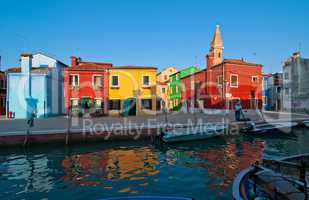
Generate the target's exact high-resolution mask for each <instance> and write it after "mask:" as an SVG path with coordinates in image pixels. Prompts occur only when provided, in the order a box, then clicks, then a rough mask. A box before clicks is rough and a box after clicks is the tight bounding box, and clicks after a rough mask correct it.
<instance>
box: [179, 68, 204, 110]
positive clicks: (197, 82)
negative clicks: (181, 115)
mask: <svg viewBox="0 0 309 200" xmlns="http://www.w3.org/2000/svg"><path fill="white" fill-rule="evenodd" d="M206 83H207V73H206V70H205V69H204V70H201V71H198V72H195V73H193V74H190V75H188V76H186V77H184V78H182V79H181V85H182V90H181V103H182V105H183V108H184V109H186V110H187V111H189V110H190V109H191V108H204V101H203V99H205V98H206Z"/></svg>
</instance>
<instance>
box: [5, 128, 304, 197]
mask: <svg viewBox="0 0 309 200" xmlns="http://www.w3.org/2000/svg"><path fill="white" fill-rule="evenodd" d="M308 142H309V136H308V131H300V132H297V136H296V137H293V138H287V137H285V138H280V137H276V138H266V137H265V138H257V137H242V136H239V137H234V138H221V139H220V138H217V139H215V140H208V141H201V142H193V143H184V144H179V145H173V146H163V147H160V148H159V147H154V146H152V145H151V144H148V143H141V144H139V143H138V144H136V143H134V144H130V143H121V144H119V145H118V146H117V145H115V144H109V146H108V144H104V145H102V144H97V145H96V144H89V145H76V146H70V147H67V148H65V147H64V146H61V147H60V148H59V147H52V146H51V147H39V148H31V149H29V151H27V152H25V151H24V150H20V151H19V150H15V149H10V150H4V149H2V150H1V151H0V161H1V162H0V199H43V198H48V199H57V198H61V199H86V198H87V199H100V198H103V197H110V196H119V195H121V194H119V193H125V194H124V195H127V194H129V195H130V194H137V193H138V194H141V195H148V194H157V195H158V194H160V195H178V196H190V197H194V198H195V199H203V198H201V195H202V194H203V195H202V197H204V194H208V195H209V199H230V195H231V183H232V181H233V180H234V178H235V176H236V175H237V173H238V172H239V171H240V170H242V169H244V168H247V167H249V166H250V165H251V164H253V163H254V162H255V161H260V160H261V159H262V158H263V157H266V158H269V159H271V158H278V157H281V156H286V155H293V154H297V153H306V152H309V146H308V145H307V144H308ZM12 152H13V153H12ZM60 195H61V196H60Z"/></svg>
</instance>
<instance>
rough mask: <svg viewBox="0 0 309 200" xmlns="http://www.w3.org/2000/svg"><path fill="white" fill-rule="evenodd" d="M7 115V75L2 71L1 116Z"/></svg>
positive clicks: (0, 78) (0, 90)
mask: <svg viewBox="0 0 309 200" xmlns="http://www.w3.org/2000/svg"><path fill="white" fill-rule="evenodd" d="M5 113H6V74H5V72H3V71H0V115H5Z"/></svg>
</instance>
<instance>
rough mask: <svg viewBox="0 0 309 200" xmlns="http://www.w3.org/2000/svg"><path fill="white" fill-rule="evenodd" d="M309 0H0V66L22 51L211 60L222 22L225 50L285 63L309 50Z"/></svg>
mask: <svg viewBox="0 0 309 200" xmlns="http://www.w3.org/2000/svg"><path fill="white" fill-rule="evenodd" d="M308 19H309V1H308V0H273V1H271V0H250V1H249V0H247V1H245V0H226V1H223V0H222V1H219V0H218V1H214V0H211V1H207V0H191V1H190V0H187V1H186V0H97V1H95V0H80V1H77V0H66V1H62V0H50V1H44V0H42V1H35V0H33V1H31V0H29V1H26V0H0V55H1V56H2V69H4V68H7V67H11V66H18V65H19V61H18V59H19V55H20V54H21V53H22V52H44V53H46V54H48V55H51V56H54V57H56V58H58V59H59V60H61V61H63V62H65V63H67V64H69V57H70V56H71V55H76V56H80V57H82V58H83V59H84V60H93V61H102V62H112V63H113V64H114V65H129V64H132V65H147V66H148V65H149V66H156V67H158V68H159V69H162V68H164V67H166V66H176V67H177V68H178V69H181V68H184V67H186V66H190V65H198V66H199V67H201V68H204V67H205V59H204V58H205V54H206V53H207V52H208V50H209V45H210V42H211V39H212V36H213V32H214V28H215V25H216V24H220V25H221V29H222V30H221V31H222V37H223V41H224V47H225V49H224V53H223V56H224V58H244V59H246V60H248V61H252V62H257V63H261V64H263V65H264V72H276V71H280V70H281V66H282V61H283V60H284V59H286V58H287V57H288V56H290V55H291V54H292V53H293V52H295V51H297V50H298V49H299V48H300V50H301V52H302V55H303V56H304V57H309V46H308V44H309V37H308V35H309V26H308Z"/></svg>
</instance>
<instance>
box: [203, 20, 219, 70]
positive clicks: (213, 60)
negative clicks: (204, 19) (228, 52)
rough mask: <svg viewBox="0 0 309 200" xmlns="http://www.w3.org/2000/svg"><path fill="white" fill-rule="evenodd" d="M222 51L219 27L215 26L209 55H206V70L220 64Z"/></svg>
mask: <svg viewBox="0 0 309 200" xmlns="http://www.w3.org/2000/svg"><path fill="white" fill-rule="evenodd" d="M222 51H223V41H222V39H221V33H220V26H219V25H217V26H216V30H215V35H214V37H213V39H212V42H211V47H210V50H209V53H208V54H207V55H206V62H207V68H211V67H212V66H215V65H217V64H220V63H222Z"/></svg>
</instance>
